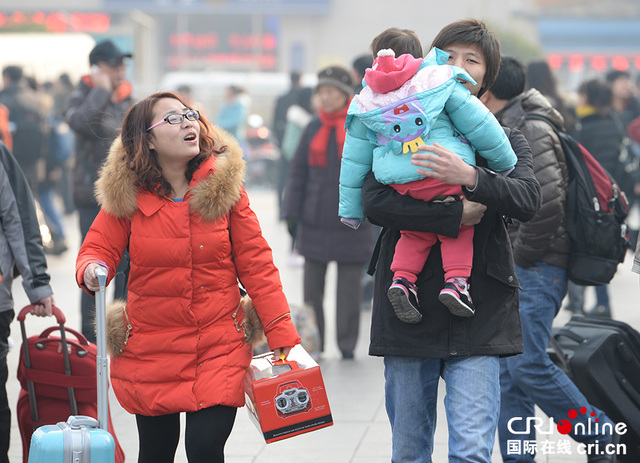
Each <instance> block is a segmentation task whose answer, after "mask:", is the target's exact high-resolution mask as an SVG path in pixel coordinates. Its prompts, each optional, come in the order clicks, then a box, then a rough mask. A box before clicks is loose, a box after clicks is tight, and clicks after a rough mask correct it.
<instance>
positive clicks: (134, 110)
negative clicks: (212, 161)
mask: <svg viewBox="0 0 640 463" xmlns="http://www.w3.org/2000/svg"><path fill="white" fill-rule="evenodd" d="M164 98H173V99H174V100H178V101H179V102H180V103H182V104H183V105H184V106H185V107H188V106H187V105H186V104H185V102H184V101H183V100H182V99H181V98H180V97H179V96H178V95H176V94H175V93H171V92H160V93H154V94H153V95H150V96H148V97H147V98H145V99H144V100H141V101H139V102H137V103H136V104H134V105H133V106H132V107H131V108H129V111H128V112H127V114H126V115H125V117H124V120H123V122H122V133H121V138H122V145H123V147H124V151H125V156H126V163H127V167H128V168H129V169H131V170H132V171H133V172H134V173H135V175H136V181H135V184H136V186H138V187H140V188H142V189H145V190H149V191H153V190H157V191H158V195H159V196H165V197H168V196H170V195H171V191H172V189H171V185H170V184H169V182H167V181H166V180H165V178H164V177H163V176H162V169H161V168H160V164H158V157H157V155H156V153H155V151H154V150H152V149H150V148H149V137H151V132H147V128H149V127H150V126H151V125H152V120H151V118H152V116H153V108H154V107H155V105H156V103H157V102H158V101H159V100H161V99H164ZM198 124H199V125H200V153H199V154H198V155H197V156H196V157H194V158H193V159H191V160H190V161H189V164H188V165H187V172H186V177H187V180H189V181H191V178H192V177H193V173H194V172H195V171H196V169H197V168H198V167H199V166H200V164H201V163H202V161H204V160H205V159H207V158H209V157H210V156H211V154H212V153H215V154H219V153H222V152H224V151H225V150H226V149H227V147H226V146H223V145H219V146H218V147H217V148H216V143H219V142H218V141H217V140H216V139H215V138H214V137H213V136H211V135H210V132H214V131H213V129H212V128H211V124H210V123H209V121H207V119H206V118H205V117H204V116H203V115H202V114H200V119H199V120H198ZM214 133H215V132H214Z"/></svg>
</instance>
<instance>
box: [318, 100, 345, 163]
mask: <svg viewBox="0 0 640 463" xmlns="http://www.w3.org/2000/svg"><path fill="white" fill-rule="evenodd" d="M348 109H349V104H347V105H346V106H345V107H344V108H342V109H341V110H339V111H336V112H333V113H326V112H324V111H323V110H322V109H320V110H318V117H320V122H322V125H321V126H320V128H319V129H318V131H317V132H316V134H315V135H314V136H313V138H312V139H311V143H310V144H309V165H310V166H312V167H327V151H328V150H329V136H330V135H331V131H332V130H334V129H335V132H336V145H337V149H338V158H339V159H342V147H343V146H344V137H345V134H346V132H345V130H344V123H345V121H346V120H347V110H348Z"/></svg>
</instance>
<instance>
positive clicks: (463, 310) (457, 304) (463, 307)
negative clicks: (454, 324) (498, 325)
mask: <svg viewBox="0 0 640 463" xmlns="http://www.w3.org/2000/svg"><path fill="white" fill-rule="evenodd" d="M438 299H439V300H440V302H442V303H443V304H444V305H445V306H447V309H449V312H451V313H452V314H453V315H456V316H458V317H465V318H469V317H473V316H474V315H475V313H476V311H475V310H474V309H472V308H471V307H469V306H468V305H467V304H465V303H464V302H462V301H461V300H460V299H459V298H458V296H457V294H454V293H453V292H449V291H447V290H443V291H442V292H441V293H440V294H439V295H438Z"/></svg>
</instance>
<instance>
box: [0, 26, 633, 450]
mask: <svg viewBox="0 0 640 463" xmlns="http://www.w3.org/2000/svg"><path fill="white" fill-rule="evenodd" d="M425 51H427V53H426V56H425V53H424V52H425ZM132 58H133V57H132V55H131V54H130V53H127V52H123V51H121V50H120V49H119V48H118V47H117V46H116V45H115V44H114V43H113V42H111V41H109V40H106V41H102V42H100V43H98V44H97V45H96V46H95V48H94V49H93V50H92V51H91V53H90V55H89V57H88V61H89V64H90V66H91V71H90V73H89V74H87V75H86V76H84V77H82V79H81V80H80V82H78V83H77V84H75V85H74V84H73V83H71V82H70V80H69V78H68V76H66V75H63V76H60V79H59V81H57V82H55V83H52V84H47V85H42V86H38V85H37V84H36V83H35V82H33V80H31V81H30V80H29V79H27V76H24V75H23V72H22V69H21V68H20V67H17V66H8V67H6V68H5V69H3V71H2V75H3V82H4V86H3V89H2V91H0V125H2V126H1V127H0V134H1V136H2V141H1V142H0V161H1V162H0V193H1V194H0V219H1V220H0V221H1V223H2V238H1V239H0V269H1V271H2V274H1V275H0V276H1V279H0V354H2V356H3V357H2V359H1V361H0V382H2V386H3V387H2V390H1V391H0V462H1V461H8V460H7V459H6V454H7V451H8V446H9V431H10V417H11V411H10V409H11V407H10V405H9V404H8V401H7V394H6V387H5V385H6V381H7V378H8V372H7V362H6V355H7V351H8V344H9V335H10V324H11V322H12V320H13V317H14V307H13V298H12V283H13V279H14V277H15V276H17V275H18V274H19V275H21V276H22V280H23V287H24V289H25V291H26V294H27V296H28V298H29V300H30V301H31V302H32V303H33V304H34V309H33V313H34V314H36V315H39V316H47V315H50V314H51V305H52V304H53V302H54V300H53V293H52V290H51V286H50V284H49V280H50V275H49V273H48V271H47V264H46V262H47V258H48V257H47V255H49V256H51V255H58V254H61V253H63V252H65V251H67V250H68V248H69V247H75V246H71V245H70V243H68V242H67V240H66V235H65V230H64V226H63V220H62V216H63V215H64V214H70V213H76V214H77V216H78V219H79V230H80V235H81V239H82V243H78V245H80V244H81V247H80V251H79V253H78V257H77V264H76V283H77V285H78V286H79V287H80V288H81V290H82V291H80V294H81V295H79V297H80V304H79V308H80V313H81V316H82V327H81V328H82V333H83V334H84V335H85V336H86V337H87V338H88V339H89V340H91V341H94V342H95V331H94V326H93V318H94V315H93V312H94V292H95V291H96V290H97V289H98V286H97V278H96V276H95V270H96V269H97V268H102V269H103V270H104V271H105V272H106V273H107V275H108V281H109V282H112V281H113V285H114V286H115V291H114V299H117V303H116V304H113V305H112V306H111V307H110V311H112V312H111V313H115V314H116V316H115V318H114V319H115V320H119V321H120V322H122V323H120V324H119V325H118V326H114V327H110V328H112V329H113V330H112V331H117V330H118V329H120V330H126V333H124V332H123V333H118V334H119V337H116V338H113V340H112V341H111V342H112V345H111V347H112V349H111V352H113V353H114V354H113V356H112V358H111V379H112V384H113V388H114V392H115V394H116V397H117V399H118V401H119V402H120V404H121V405H122V407H123V408H124V409H125V410H127V411H128V412H129V413H131V414H133V415H135V417H136V424H137V428H138V436H139V455H138V461H140V462H172V461H173V460H174V454H175V452H176V448H177V445H178V439H179V435H180V414H181V413H186V416H187V419H186V451H187V456H188V458H189V461H191V462H204V461H208V462H210V461H215V462H222V461H224V447H225V443H226V440H227V438H228V436H229V434H230V433H231V430H232V428H233V423H234V420H235V416H236V409H237V408H238V407H240V406H242V405H243V403H244V395H243V386H242V383H243V374H244V371H245V369H246V368H247V367H248V365H249V362H250V359H251V355H252V344H251V342H250V341H249V340H248V338H247V336H248V335H247V332H248V331H251V327H249V326H248V323H249V322H248V321H249V320H250V319H253V318H254V317H252V316H251V315H252V314H253V315H255V314H257V318H259V320H260V321H261V322H262V329H263V330H264V333H265V335H266V339H267V342H268V345H269V348H270V349H271V350H273V351H274V354H273V356H274V357H273V358H274V359H279V358H281V356H285V357H286V355H287V354H288V352H289V350H290V349H291V348H292V347H293V346H295V345H296V344H299V343H300V342H301V339H300V336H299V335H298V332H297V329H296V327H295V326H294V322H293V318H292V316H291V313H290V309H289V305H288V302H287V298H286V296H285V294H284V291H283V287H282V282H281V281H280V275H279V271H278V269H277V268H276V266H275V264H274V262H273V256H272V251H271V248H270V246H269V244H268V243H267V242H266V240H265V239H264V237H263V236H262V233H261V230H260V225H259V223H258V221H257V219H256V215H255V213H254V212H253V210H252V209H251V207H250V205H249V196H248V193H247V190H246V189H245V185H244V184H243V179H244V160H243V156H244V155H243V148H244V146H245V141H244V133H243V124H244V121H245V120H246V114H247V105H248V103H247V101H248V96H247V95H244V92H243V90H242V89H241V88H239V87H235V86H232V87H229V88H228V89H227V92H226V95H225V101H224V104H222V105H221V107H220V111H219V113H218V114H217V116H216V117H215V123H212V122H210V121H209V120H208V119H207V117H206V115H205V111H204V108H201V107H200V105H198V104H196V103H193V99H194V98H195V99H197V95H195V96H194V95H191V94H190V88H186V87H185V88H180V89H176V91H175V92H161V93H154V94H152V95H149V96H147V97H145V98H142V99H139V100H137V99H136V98H135V97H134V95H133V91H132V86H131V84H130V83H129V82H128V81H127V80H126V76H125V62H126V61H125V60H127V59H132ZM639 95H640V89H639V88H638V87H637V86H635V85H634V83H633V80H632V75H631V74H630V73H629V72H627V71H622V70H611V71H609V72H608V73H606V74H604V75H602V76H599V77H596V78H592V79H589V80H587V81H585V82H584V83H583V84H582V85H581V86H580V88H579V89H578V99H577V102H576V103H573V104H572V101H571V99H568V98H566V97H565V96H564V95H562V94H561V93H560V92H559V91H558V85H557V82H556V81H555V78H554V74H553V73H552V72H551V69H550V68H549V66H548V64H547V63H546V62H545V61H532V62H529V63H522V62H520V61H519V60H517V59H515V58H513V57H509V56H504V55H502V54H501V51H500V41H499V38H498V36H497V35H496V34H495V33H493V32H491V31H490V30H488V29H487V27H486V25H485V24H484V23H483V22H481V21H477V20H473V19H468V20H460V21H456V22H453V23H451V24H449V25H447V26H445V27H444V28H443V29H442V30H440V32H439V33H438V34H437V35H436V37H435V38H433V40H432V42H431V45H430V47H429V49H428V50H423V49H422V45H421V42H420V39H419V38H418V35H417V34H416V33H415V32H414V31H411V30H407V29H399V28H390V29H387V30H385V31H382V33H381V34H379V35H377V36H376V37H375V38H373V40H372V43H371V53H370V54H369V53H367V54H365V55H362V56H358V57H356V58H355V59H354V60H353V62H352V68H351V69H348V68H347V67H344V66H328V67H324V68H322V69H320V70H318V72H317V84H316V85H315V87H313V88H308V87H304V86H302V84H301V74H300V72H297V71H296V72H292V73H291V86H290V89H289V90H288V91H287V93H286V94H284V95H282V96H281V97H280V98H278V100H277V102H276V105H275V112H274V115H273V121H272V126H273V132H274V134H275V141H276V143H277V145H278V147H279V150H280V153H281V156H280V161H279V178H278V180H277V182H276V186H277V188H276V195H277V198H278V209H279V217H280V218H281V219H282V220H283V221H285V222H286V226H287V229H288V231H289V235H290V236H289V239H290V246H288V248H289V251H290V263H291V265H296V266H297V265H301V266H302V267H303V268H302V272H303V299H304V302H305V303H308V304H309V305H310V306H312V307H313V311H314V313H315V322H316V324H317V329H318V331H319V339H320V350H321V351H322V350H323V346H324V345H325V344H326V343H327V340H326V339H325V331H326V327H325V309H324V305H325V304H324V299H325V286H326V276H327V268H328V265H329V263H331V262H335V263H337V290H336V304H335V306H336V330H335V331H336V335H337V344H338V347H339V349H340V353H341V356H342V359H344V360H351V359H354V357H355V351H356V345H357V343H358V334H359V325H360V318H361V310H362V307H366V308H368V309H370V310H371V337H370V343H369V354H370V355H372V356H378V357H383V358H384V366H385V370H384V380H385V389H384V397H385V405H386V411H387V414H388V419H389V423H390V425H391V430H392V455H393V456H392V460H393V461H398V462H428V461H431V454H432V452H433V436H434V431H435V423H436V420H435V418H436V417H435V415H436V408H437V403H438V384H439V381H440V379H443V380H444V382H445V386H446V394H447V396H446V399H445V410H446V414H447V421H448V430H449V449H448V452H449V459H450V461H479V462H490V461H491V456H492V452H493V447H494V440H495V436H496V432H497V433H498V441H499V447H500V452H501V454H502V457H503V460H504V461H505V462H507V461H509V462H510V461H533V456H534V455H532V454H521V455H512V454H510V453H509V452H508V449H507V443H508V442H513V441H514V440H519V441H525V440H535V430H534V429H527V430H526V431H525V430H524V429H514V428H513V427H512V426H508V425H507V423H508V422H509V420H510V419H511V418H512V417H513V416H516V415H517V416H519V417H527V416H534V415H535V410H534V407H535V406H538V407H539V408H540V409H541V410H542V411H543V412H544V413H545V414H547V415H548V416H549V417H552V418H553V419H554V420H555V421H556V422H560V421H561V420H562V418H564V415H565V414H566V411H567V408H568V407H569V408H573V409H579V408H580V407H582V406H585V404H588V401H587V399H586V398H585V397H584V395H583V393H582V392H581V391H580V390H579V389H578V388H577V387H576V386H575V384H573V382H572V381H571V379H570V378H569V377H568V376H567V375H566V373H564V372H563V371H562V370H561V369H560V368H558V367H557V366H556V365H554V363H553V362H552V361H551V360H550V358H549V356H548V355H547V354H546V348H547V346H548V344H549V340H550V337H551V328H552V324H553V320H554V318H555V317H556V316H557V314H558V312H559V311H560V309H561V308H562V304H563V303H564V302H565V301H567V302H566V305H565V308H566V309H567V310H570V311H571V312H573V313H581V314H587V315H592V316H597V317H607V318H612V317H613V315H614V314H615V312H614V310H613V309H612V307H611V304H610V300H609V295H608V290H607V286H606V285H605V286H597V287H595V292H596V304H595V305H594V306H593V307H588V308H587V307H585V306H584V300H585V294H584V293H585V291H586V289H587V287H582V286H578V285H575V284H573V283H572V282H570V281H569V280H568V277H567V265H568V260H569V254H570V251H571V240H570V237H569V235H568V233H567V230H566V229H565V227H564V217H565V205H566V197H567V187H568V183H569V173H568V170H567V165H566V161H565V155H564V153H563V150H562V146H561V144H560V140H559V138H558V135H557V133H556V130H559V131H566V132H567V133H570V134H571V135H573V136H574V137H575V139H576V140H578V141H579V142H580V143H581V144H582V145H584V146H585V147H586V148H587V149H588V150H589V151H590V152H591V153H592V154H593V155H594V156H595V158H596V159H597V160H598V161H599V162H600V163H601V164H602V165H603V166H604V167H605V168H606V169H607V171H608V172H609V173H610V174H611V175H612V177H613V178H614V179H615V180H616V182H617V183H618V184H619V185H620V187H621V189H622V191H624V193H625V195H626V196H627V198H628V199H629V202H630V204H631V207H634V208H637V207H640V96H639ZM529 116H537V117H538V119H536V118H535V117H529ZM540 117H542V118H544V119H545V120H540V119H539V118H540ZM552 126H553V127H552ZM246 187H247V188H250V187H251V185H246ZM56 195H59V197H60V198H59V199H58V198H56ZM59 204H62V205H63V206H62V208H60V206H59ZM36 206H39V207H40V209H41V210H42V213H43V215H44V217H45V220H46V224H47V225H48V227H49V229H50V230H51V235H52V242H51V243H44V244H43V241H42V236H41V232H40V228H39V227H38V221H39V217H38V210H37V207H36ZM634 225H635V229H633V230H632V231H631V240H630V241H631V247H632V248H633V249H636V253H635V256H634V262H633V267H632V270H633V271H635V272H638V273H640V247H636V242H637V239H638V230H637V225H638V224H634ZM45 244H46V246H45ZM368 264H369V265H368ZM367 273H369V274H372V275H373V277H371V276H370V275H367ZM245 294H247V295H248V297H245V296H244V295H245ZM239 314H240V319H241V320H244V321H243V322H242V324H241V325H242V326H240V325H238V316H239ZM123 320H126V323H124V322H123ZM256 329H260V328H256ZM123 339H126V341H123ZM113 343H115V344H113ZM169 359H171V360H170V361H169ZM194 365H197V367H196V368H195V369H194V368H191V367H190V366H194ZM131 371H136V372H137V373H136V375H134V376H132V375H131V374H130V373H131ZM470 384H473V387H469V385H470ZM408 389H410V390H411V391H412V393H411V394H407V390H408ZM589 408H590V410H592V411H593V413H592V415H591V416H595V418H596V419H597V421H598V422H600V423H603V424H604V423H609V422H610V419H609V418H608V417H607V415H606V413H605V412H604V411H602V410H599V409H598V408H596V407H594V406H591V405H590V406H589ZM471 415H474V416H475V417H476V418H479V419H469V416H471ZM576 419H577V421H580V420H583V421H585V422H586V420H588V416H587V415H584V414H583V415H578V417H577V418H576ZM589 429H590V428H589ZM570 436H571V437H572V438H574V439H575V440H577V441H579V442H583V443H585V444H591V443H594V442H600V443H602V444H603V445H604V444H605V443H608V442H610V441H612V438H613V437H612V436H611V435H607V434H605V433H604V432H603V428H602V427H600V428H596V429H594V430H591V429H590V431H589V432H587V433H582V434H576V433H571V434H570ZM588 461H589V462H606V461H612V460H611V459H610V456H609V455H588Z"/></svg>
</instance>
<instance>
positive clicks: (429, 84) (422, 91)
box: [339, 48, 516, 220]
mask: <svg viewBox="0 0 640 463" xmlns="http://www.w3.org/2000/svg"><path fill="white" fill-rule="evenodd" d="M448 59H449V54H448V53H446V52H444V51H442V50H439V49H437V48H433V49H431V51H430V52H429V54H428V55H427V56H426V57H425V58H424V59H423V60H422V59H417V58H414V57H413V56H411V55H401V56H400V57H399V58H396V57H395V53H394V52H393V50H381V51H380V52H379V53H378V58H377V59H376V65H375V67H374V68H372V69H367V72H366V76H365V82H366V83H367V86H365V87H364V88H363V89H362V91H361V92H360V93H359V94H358V95H356V96H355V97H354V98H353V100H352V102H351V105H350V106H349V111H348V114H347V121H346V128H347V135H346V139H345V146H344V150H343V157H342V169H341V172H340V211H339V215H340V217H345V218H358V219H360V220H364V215H363V213H362V198H361V190H362V185H363V183H364V179H365V177H366V175H367V174H368V173H369V171H373V173H374V175H375V177H376V180H377V181H379V182H381V183H384V184H405V183H409V182H413V181H416V180H422V179H424V176H422V175H421V174H419V173H418V167H416V166H414V165H412V164H411V155H412V154H413V153H415V152H416V151H418V146H420V145H423V144H433V143H435V142H437V143H438V144H440V145H442V146H444V147H445V148H447V149H450V150H451V151H453V152H454V153H456V154H457V155H458V156H460V157H461V158H462V159H463V160H464V161H465V162H466V163H467V164H470V165H475V163H476V162H475V159H476V156H475V150H477V151H478V153H479V154H480V155H481V156H482V157H484V158H485V159H487V161H488V165H489V168H490V169H492V170H494V171H496V172H503V171H507V170H508V169H510V168H512V167H513V165H515V162H516V157H515V154H514V153H513V151H512V150H511V146H510V145H509V141H508V140H507V137H506V135H505V133H504V130H503V129H502V127H501V126H500V124H499V123H498V121H497V120H496V119H495V118H494V117H493V116H492V115H491V113H490V112H489V110H488V109H487V108H486V107H485V106H484V105H483V104H482V103H481V102H480V100H478V99H477V98H476V97H474V96H473V95H471V93H470V92H469V90H468V89H467V88H466V87H465V86H464V84H463V82H464V81H469V82H472V83H474V84H475V81H474V80H473V79H472V78H471V76H470V75H469V74H468V73H467V72H466V71H465V70H463V69H461V68H459V67H456V66H451V65H447V64H446V63H447V61H448Z"/></svg>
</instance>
